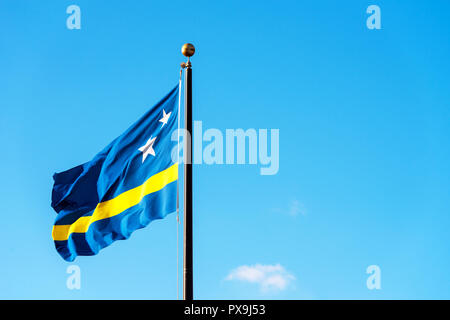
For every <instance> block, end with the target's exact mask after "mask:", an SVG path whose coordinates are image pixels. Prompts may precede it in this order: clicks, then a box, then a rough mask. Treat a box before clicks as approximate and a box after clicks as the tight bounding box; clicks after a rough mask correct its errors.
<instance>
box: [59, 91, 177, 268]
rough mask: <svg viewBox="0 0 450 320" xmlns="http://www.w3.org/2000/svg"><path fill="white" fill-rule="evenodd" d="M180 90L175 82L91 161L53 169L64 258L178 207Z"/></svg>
mask: <svg viewBox="0 0 450 320" xmlns="http://www.w3.org/2000/svg"><path fill="white" fill-rule="evenodd" d="M178 91H179V87H178V86H176V87H175V88H174V89H172V90H171V91H170V92H169V93H168V94H167V95H166V96H165V97H164V98H163V99H162V100H161V101H160V102H159V103H157V104H156V105H155V106H154V107H153V108H151V109H150V110H149V111H148V112H147V113H146V114H144V116H143V117H142V118H141V119H139V120H138V121H137V122H136V123H134V124H133V125H132V126H131V127H130V128H128V130H126V131H125V132H124V133H123V134H122V135H121V136H119V137H118V138H116V139H115V140H114V141H113V142H111V143H110V144H109V145H108V146H107V147H106V148H104V149H103V150H102V151H101V152H100V153H98V154H97V155H96V156H95V157H94V158H93V159H92V160H91V161H89V162H86V163H84V164H82V165H79V166H77V167H75V168H72V169H69V170H67V171H64V172H61V173H55V174H54V176H53V179H54V186H53V192H52V204H51V205H52V207H53V208H54V209H55V211H56V212H57V213H58V215H57V217H56V220H55V223H54V226H53V231H52V237H53V240H54V242H55V246H56V250H57V251H58V253H59V254H60V255H61V256H62V257H63V258H64V259H65V260H67V261H73V260H74V259H75V258H76V257H77V256H78V255H83V256H87V255H95V254H97V253H98V252H99V251H100V249H102V248H104V247H106V246H108V245H110V244H111V243H112V242H114V241H115V240H122V239H127V238H128V237H130V235H131V233H132V232H133V231H135V230H137V229H140V228H143V227H145V226H147V225H148V224H149V223H150V222H151V221H152V220H155V219H162V218H164V217H165V216H166V215H167V214H169V213H172V212H174V211H176V209H177V208H176V206H177V204H176V198H177V179H178V164H177V163H174V162H173V161H172V156H171V155H172V150H174V148H175V147H176V143H177V142H176V141H173V140H172V133H173V132H174V131H175V130H176V128H177V117H178V109H177V107H176V106H177V103H176V102H177V97H178Z"/></svg>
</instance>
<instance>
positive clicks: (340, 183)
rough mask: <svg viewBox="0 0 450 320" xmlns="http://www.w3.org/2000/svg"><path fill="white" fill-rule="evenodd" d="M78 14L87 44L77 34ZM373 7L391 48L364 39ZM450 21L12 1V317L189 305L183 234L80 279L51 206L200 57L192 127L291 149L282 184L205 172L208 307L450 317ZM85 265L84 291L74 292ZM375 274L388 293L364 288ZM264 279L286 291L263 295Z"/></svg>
mask: <svg viewBox="0 0 450 320" xmlns="http://www.w3.org/2000/svg"><path fill="white" fill-rule="evenodd" d="M71 4H76V5H78V6H79V7H80V8H81V29H80V30H69V29H67V27H66V19H67V17H68V16H69V15H68V14H66V8H67V7H68V6H69V5H71ZM371 4H376V5H378V6H379V7H380V9H381V26H382V28H381V30H369V29H368V28H367V27H366V19H367V18H368V16H369V14H367V13H366V8H367V7H368V6H369V5H371ZM449 10H450V4H449V3H448V1H432V2H430V1H374V2H372V1H371V2H368V1H356V0H355V1H323V0H321V1H309V2H299V1H285V2H283V3H280V2H279V1H263V2H261V1H260V2H253V1H245V2H244V1H226V2H218V1H191V2H189V3H186V2H185V1H166V2H165V3H162V2H160V3H156V2H154V1H152V2H150V1H146V2H143V1H140V2H138V1H135V2H130V1H127V2H124V1H99V0H96V1H86V0H84V1H81V0H78V1H45V2H42V1H23V0H16V1H12V0H9V1H2V2H1V3H0V70H1V76H0V145H1V146H2V152H1V157H0V168H1V169H0V170H1V176H2V183H1V184H0V196H1V201H0V212H1V214H2V232H1V233H0V249H1V251H2V263H1V264H0V298H3V299H11V298H12V299H14V298H23V299H47V298H52V299H176V297H177V283H176V279H177V277H176V276H177V269H176V268H177V264H176V246H177V243H176V220H175V215H171V216H168V217H167V218H166V219H164V220H160V221H155V222H152V223H151V224H150V226H148V227H147V228H146V229H143V230H139V231H137V232H135V233H134V234H133V235H132V237H131V238H130V239H129V240H127V241H119V242H116V243H114V244H113V245H111V246H110V247H108V248H106V249H104V250H103V251H102V252H100V254H98V255H97V256H93V257H79V258H77V260H75V262H74V263H67V262H65V261H64V260H63V259H61V258H60V257H59V255H58V254H57V252H56V250H55V249H54V246H53V242H52V238H51V229H52V224H53V221H54V218H55V215H56V213H55V212H54V211H53V210H52V208H51V207H50V196H51V188H52V182H53V181H52V175H53V173H54V172H59V171H63V170H66V169H69V168H71V167H74V166H76V165H78V164H81V163H83V162H86V161H88V160H89V159H91V158H92V157H93V155H95V154H96V153H97V152H98V151H100V150H101V149H103V147H104V146H105V145H107V144H108V143H109V142H110V141H111V140H112V139H114V138H115V137H116V136H118V135H119V134H121V133H122V132H123V131H124V130H125V129H126V128H127V127H128V126H129V125H130V124H131V123H133V122H134V121H135V120H136V119H138V118H139V117H140V116H141V115H142V114H143V113H144V112H145V111H146V110H147V109H148V108H149V107H151V106H152V104H154V103H155V102H157V101H158V100H159V99H160V98H161V97H162V96H163V95H165V94H166V93H167V92H168V91H169V90H170V89H171V88H172V87H173V86H174V85H175V84H176V82H177V81H178V73H179V64H180V63H181V62H182V61H184V58H183V56H182V55H181V54H180V48H181V46H182V44H183V43H185V42H192V43H194V44H195V45H196V48H197V53H196V54H195V56H194V57H193V59H192V63H193V74H194V92H193V93H194V119H195V120H201V121H202V122H203V128H204V129H208V128H218V129H220V130H223V131H225V129H227V128H244V129H248V128H256V129H259V128H267V129H271V128H276V129H279V130H280V150H279V152H280V169H279V172H278V174H276V175H272V176H262V175H260V174H259V167H258V166H257V165H211V166H208V165H197V166H195V167H194V179H195V180H194V181H195V185H194V242H195V247H194V268H195V269H194V277H195V278H194V281H195V297H196V298H199V299H251V298H253V299H449V298H450V289H449V286H450V275H449V272H448V270H449V269H450V256H449V251H450V250H449V249H450V248H449V246H450V241H449V240H450V238H449V231H448V230H449V227H450V214H449V213H450V198H449V196H448V195H449V191H450V190H449V189H450V179H449V178H450V177H449V176H450V174H449V173H450V170H449V169H450V168H449V166H450V165H449V164H450V151H449V148H448V145H449V138H450V127H449V118H450V111H449V110H450V104H449V102H450V83H449V80H448V74H449V72H450V62H449V55H450V43H449V41H448V35H449V34H450V22H449V19H448V12H449ZM180 231H181V228H180ZM180 244H181V243H180ZM180 249H181V245H180ZM71 264H76V265H78V266H79V267H80V269H81V289H80V290H69V289H68V288H67V287H66V279H67V277H68V276H69V275H68V274H67V273H66V269H67V267H68V266H69V265H71ZM180 264H181V261H180ZM370 265H377V266H379V267H380V269H381V289H380V290H369V289H368V288H367V286H366V280H367V278H368V276H369V275H368V274H366V269H367V267H368V266H370ZM245 266H246V267H245ZM239 267H241V269H238V268H239ZM242 267H243V268H244V269H242ZM245 268H247V269H245ZM236 270H240V271H242V270H244V271H245V270H247V271H249V270H250V271H253V272H255V270H257V271H258V270H259V271H260V273H259V277H256V278H253V279H256V280H255V281H253V282H251V281H245V280H249V279H250V278H248V277H247V278H245V276H241V277H239V276H236ZM261 270H262V271H261ZM268 270H272V271H273V272H275V273H276V275H277V277H278V278H277V279H280V278H281V279H284V280H285V281H286V283H285V284H286V285H285V286H283V287H282V288H281V287H280V288H278V289H276V288H275V289H274V290H272V289H273V288H272V289H270V290H264V279H266V280H267V279H268V278H267V277H266V276H267V275H265V274H264V272H266V271H268ZM272 271H271V272H272ZM261 272H262V274H261ZM233 275H234V276H233ZM247 276H248V274H247ZM261 277H262V278H261ZM264 277H266V278H264ZM261 279H263V280H261Z"/></svg>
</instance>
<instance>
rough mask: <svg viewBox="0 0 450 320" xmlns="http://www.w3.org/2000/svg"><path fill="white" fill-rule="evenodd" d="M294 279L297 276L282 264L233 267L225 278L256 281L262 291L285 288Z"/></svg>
mask: <svg viewBox="0 0 450 320" xmlns="http://www.w3.org/2000/svg"><path fill="white" fill-rule="evenodd" d="M294 279H295V277H294V276H293V275H292V274H290V273H289V272H287V271H286V270H285V269H284V268H283V267H282V266H281V265H280V264H275V265H261V264H255V265H253V266H247V265H243V266H240V267H237V268H236V269H233V270H232V271H231V272H230V273H229V274H228V276H227V277H226V278H225V280H238V281H243V282H250V283H256V284H258V285H259V286H260V289H261V291H262V292H269V291H280V290H284V289H286V288H287V286H288V285H289V283H290V282H291V281H293V280H294Z"/></svg>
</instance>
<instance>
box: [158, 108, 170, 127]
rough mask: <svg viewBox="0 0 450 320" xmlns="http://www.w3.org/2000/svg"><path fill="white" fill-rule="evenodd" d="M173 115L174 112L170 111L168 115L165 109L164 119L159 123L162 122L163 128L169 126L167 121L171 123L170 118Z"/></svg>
mask: <svg viewBox="0 0 450 320" xmlns="http://www.w3.org/2000/svg"><path fill="white" fill-rule="evenodd" d="M171 114H172V111H170V112H169V113H166V110H164V109H163V117H162V119H159V122H162V124H163V125H162V126H161V128H162V127H164V125H165V124H167V121H169V117H170V115H171Z"/></svg>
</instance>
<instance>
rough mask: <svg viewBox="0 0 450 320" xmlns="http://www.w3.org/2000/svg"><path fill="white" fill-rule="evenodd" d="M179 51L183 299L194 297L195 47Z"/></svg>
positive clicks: (189, 45)
mask: <svg viewBox="0 0 450 320" xmlns="http://www.w3.org/2000/svg"><path fill="white" fill-rule="evenodd" d="M181 52H182V53H183V55H184V56H186V57H187V59H188V60H187V62H186V63H183V64H182V65H181V66H182V68H184V69H185V73H184V75H185V86H184V88H185V92H184V103H185V109H184V110H185V113H184V114H185V116H184V128H185V130H186V131H187V135H185V138H184V150H183V153H184V154H185V158H184V159H185V162H184V245H183V249H184V257H183V299H184V300H193V299H194V284H193V282H194V281H193V270H192V266H193V263H192V261H193V248H192V243H193V239H192V141H193V132H192V68H191V61H190V57H192V56H193V55H194V53H195V47H194V46H193V45H192V44H190V43H186V44H185V45H183V47H182V49H181Z"/></svg>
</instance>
